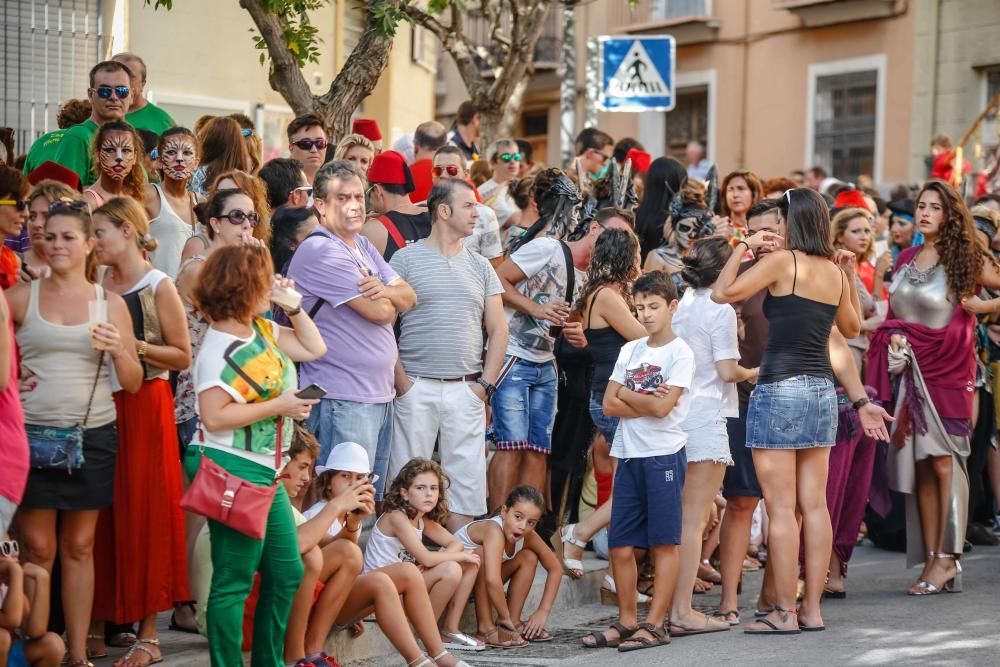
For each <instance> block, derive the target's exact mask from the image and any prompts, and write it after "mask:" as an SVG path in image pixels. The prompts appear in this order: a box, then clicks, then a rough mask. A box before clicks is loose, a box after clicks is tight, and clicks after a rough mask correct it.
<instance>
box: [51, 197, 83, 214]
mask: <svg viewBox="0 0 1000 667" xmlns="http://www.w3.org/2000/svg"><path fill="white" fill-rule="evenodd" d="M67 212H75V213H90V206H88V205H87V202H85V201H79V200H77V199H58V200H56V201H54V202H52V203H51V204H49V215H57V214H59V213H67Z"/></svg>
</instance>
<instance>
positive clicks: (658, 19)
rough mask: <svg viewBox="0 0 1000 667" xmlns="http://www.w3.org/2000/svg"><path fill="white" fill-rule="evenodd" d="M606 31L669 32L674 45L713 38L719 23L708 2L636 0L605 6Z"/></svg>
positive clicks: (702, 0)
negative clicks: (635, 1) (636, 0)
mask: <svg viewBox="0 0 1000 667" xmlns="http://www.w3.org/2000/svg"><path fill="white" fill-rule="evenodd" d="M607 11H608V28H609V30H610V31H611V33H612V34H621V33H631V34H642V33H664V32H669V33H670V34H671V35H673V36H674V38H675V39H676V40H677V43H678V44H696V43H698V42H706V41H711V40H712V39H715V35H716V31H717V30H718V27H719V21H718V20H717V19H716V18H715V17H714V16H713V14H712V0H639V1H638V2H637V3H635V4H634V5H632V4H630V3H628V2H610V3H608V10H607Z"/></svg>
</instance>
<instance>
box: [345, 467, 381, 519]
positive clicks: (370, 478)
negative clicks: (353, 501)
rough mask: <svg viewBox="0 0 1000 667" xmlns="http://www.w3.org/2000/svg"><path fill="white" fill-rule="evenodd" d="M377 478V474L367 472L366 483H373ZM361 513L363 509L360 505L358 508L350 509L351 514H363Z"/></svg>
mask: <svg viewBox="0 0 1000 667" xmlns="http://www.w3.org/2000/svg"><path fill="white" fill-rule="evenodd" d="M377 479H378V475H376V474H375V473H373V472H370V473H368V483H369V484H374V483H375V481H376V480H377ZM363 513H364V510H362V509H361V508H360V507H359V508H358V509H354V510H351V514H363Z"/></svg>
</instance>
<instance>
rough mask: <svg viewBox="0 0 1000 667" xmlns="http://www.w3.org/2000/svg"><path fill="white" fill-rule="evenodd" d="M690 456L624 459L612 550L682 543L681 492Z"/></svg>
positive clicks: (611, 534) (612, 528) (610, 538)
mask: <svg viewBox="0 0 1000 667" xmlns="http://www.w3.org/2000/svg"><path fill="white" fill-rule="evenodd" d="M686 472H687V454H685V452H684V450H683V449H681V450H680V451H679V452H677V453H676V454H664V455H662V456H650V457H647V458H641V459H639V458H634V459H621V460H619V461H618V470H617V472H615V484H614V490H613V491H612V499H613V502H612V504H611V526H610V527H609V528H608V548H611V549H613V548H615V547H636V548H638V549H648V548H649V547H651V546H660V545H664V544H680V543H681V492H682V491H683V489H684V475H685V473H686Z"/></svg>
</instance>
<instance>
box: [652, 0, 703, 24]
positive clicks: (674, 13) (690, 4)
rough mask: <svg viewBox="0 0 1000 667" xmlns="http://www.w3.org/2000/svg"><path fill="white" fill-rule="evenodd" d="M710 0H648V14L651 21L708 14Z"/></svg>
mask: <svg viewBox="0 0 1000 667" xmlns="http://www.w3.org/2000/svg"><path fill="white" fill-rule="evenodd" d="M711 13H712V0H650V3H649V16H650V19H652V20H653V21H669V20H672V19H683V18H687V17H689V16H710V15H711Z"/></svg>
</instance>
